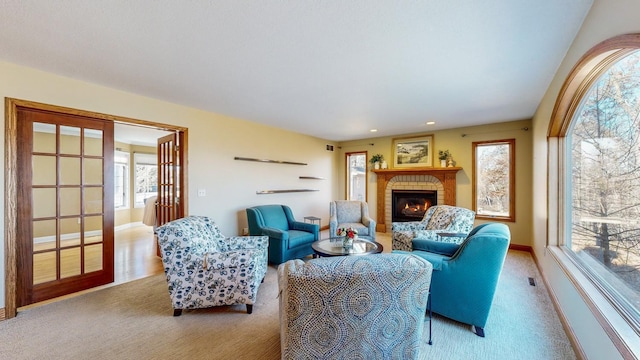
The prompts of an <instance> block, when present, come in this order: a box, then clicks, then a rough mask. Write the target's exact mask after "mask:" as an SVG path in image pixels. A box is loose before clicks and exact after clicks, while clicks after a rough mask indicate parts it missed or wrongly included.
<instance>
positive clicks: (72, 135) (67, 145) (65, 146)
mask: <svg viewBox="0 0 640 360" xmlns="http://www.w3.org/2000/svg"><path fill="white" fill-rule="evenodd" d="M60 154H65V155H80V128H78V127H75V126H60Z"/></svg>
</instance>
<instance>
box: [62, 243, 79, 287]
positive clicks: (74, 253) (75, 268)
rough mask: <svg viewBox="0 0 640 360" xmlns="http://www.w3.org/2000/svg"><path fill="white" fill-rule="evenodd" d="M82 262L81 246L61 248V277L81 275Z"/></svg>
mask: <svg viewBox="0 0 640 360" xmlns="http://www.w3.org/2000/svg"><path fill="white" fill-rule="evenodd" d="M81 263H82V259H81V258H80V247H74V248H71V249H62V250H60V278H61V279H64V278H68V277H72V276H76V275H80V273H81V271H80V269H81V267H80V264H81Z"/></svg>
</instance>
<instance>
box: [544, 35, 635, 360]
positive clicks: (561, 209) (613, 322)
mask: <svg viewBox="0 0 640 360" xmlns="http://www.w3.org/2000/svg"><path fill="white" fill-rule="evenodd" d="M638 50H640V34H624V35H619V36H616V37H613V38H610V39H607V40H604V41H602V42H600V43H599V44H597V45H595V46H594V47H593V48H591V49H590V50H589V51H587V52H586V53H585V54H584V55H583V56H582V57H581V58H580V59H579V60H578V62H577V63H576V64H575V65H574V67H573V69H572V70H571V71H570V73H569V74H568V76H567V78H566V80H565V82H564V84H563V85H562V88H561V89H560V93H559V94H558V97H557V99H556V103H555V106H554V109H553V112H552V115H551V120H550V122H549V127H548V130H547V139H548V143H547V146H548V154H547V160H548V161H547V164H548V165H547V171H548V172H547V174H548V198H547V199H548V224H547V233H548V237H547V249H548V250H549V254H551V256H552V258H553V259H554V260H555V261H556V262H557V264H558V265H559V266H560V268H561V269H562V270H563V272H564V274H566V276H567V277H568V279H569V281H571V283H572V284H573V285H574V286H575V287H576V290H577V291H578V293H579V295H580V297H581V298H582V299H583V300H584V301H585V304H586V306H587V307H588V309H589V310H590V311H591V312H592V313H593V315H594V317H595V319H596V321H597V322H598V323H599V324H600V325H601V326H602V328H603V331H604V333H605V334H606V335H607V336H608V337H609V339H610V340H611V341H612V343H613V345H614V346H615V347H616V349H617V350H618V351H619V352H620V354H621V355H622V357H623V358H636V357H637V355H638V354H640V344H638V343H637V336H638V335H637V334H638V333H640V326H638V324H637V323H636V321H635V320H634V319H632V318H630V316H629V314H628V313H627V312H626V309H625V308H624V307H623V306H621V304H619V303H618V301H617V300H616V299H615V296H614V295H613V294H612V293H610V292H609V291H608V290H607V288H606V287H605V286H603V285H602V284H601V283H600V282H599V281H598V280H597V279H596V276H594V275H593V274H591V270H590V269H589V268H588V267H587V266H585V264H584V263H583V262H581V261H580V260H579V259H578V257H577V255H576V254H575V253H574V252H573V251H572V250H571V249H568V248H567V246H566V244H567V241H566V238H567V236H569V234H570V233H571V232H570V230H569V228H570V227H571V222H570V219H569V218H568V214H569V210H568V207H570V206H571V197H570V194H568V191H567V186H568V184H569V183H570V182H571V179H570V178H568V171H567V167H568V166H569V164H568V162H569V161H568V160H567V159H568V157H567V156H569V154H567V142H568V140H569V138H568V135H569V134H568V132H569V130H570V129H571V124H572V122H573V121H574V117H575V113H576V111H578V110H579V109H580V107H581V104H582V100H583V99H584V97H585V96H586V95H587V94H588V92H589V90H590V89H591V88H592V86H593V85H594V84H595V82H596V81H597V80H598V79H599V78H600V76H601V75H603V74H604V73H605V72H606V71H608V70H609V68H610V67H611V66H612V65H613V64H615V63H616V62H618V61H619V60H620V59H622V58H623V57H625V56H627V55H628V54H630V53H631V52H635V51H638Z"/></svg>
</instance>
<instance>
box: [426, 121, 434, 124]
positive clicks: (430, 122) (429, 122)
mask: <svg viewBox="0 0 640 360" xmlns="http://www.w3.org/2000/svg"><path fill="white" fill-rule="evenodd" d="M435 124H436V122H435V121H427V125H435Z"/></svg>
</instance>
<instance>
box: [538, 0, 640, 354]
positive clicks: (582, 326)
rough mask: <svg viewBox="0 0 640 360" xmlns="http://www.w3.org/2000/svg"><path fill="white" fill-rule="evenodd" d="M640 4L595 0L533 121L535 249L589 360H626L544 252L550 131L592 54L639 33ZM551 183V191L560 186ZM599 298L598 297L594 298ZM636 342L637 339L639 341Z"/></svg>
mask: <svg viewBox="0 0 640 360" xmlns="http://www.w3.org/2000/svg"><path fill="white" fill-rule="evenodd" d="M638 14H640V2H638V1H636V0H617V1H608V0H595V1H594V2H593V6H592V8H591V11H590V12H589V14H588V16H587V18H586V19H585V21H584V23H583V26H582V28H581V29H580V31H579V33H578V36H577V37H576V39H575V40H574V43H573V45H572V46H571V48H570V49H569V51H568V52H567V54H566V56H565V59H564V61H563V62H562V64H561V66H560V67H559V69H558V71H557V73H556V75H555V77H554V78H553V81H552V83H551V85H550V86H549V88H548V90H547V92H546V93H545V96H544V98H543V100H542V102H541V103H540V106H539V107H538V110H537V112H536V114H535V116H534V118H533V130H534V131H533V157H532V160H533V184H534V186H533V187H532V192H533V194H534V196H533V202H532V204H533V218H532V224H533V245H534V250H535V254H536V256H537V258H538V259H539V263H540V265H541V268H542V271H543V273H544V275H545V277H546V278H547V279H548V281H549V284H550V286H551V291H552V293H553V294H554V296H556V297H557V299H558V301H559V302H560V305H561V307H562V309H563V314H564V316H565V317H566V318H567V320H568V322H569V324H570V326H571V328H572V331H573V332H574V333H575V334H576V336H577V338H578V340H579V342H580V346H581V348H582V350H583V351H584V353H585V355H586V356H587V357H588V358H590V359H616V358H617V359H620V358H621V355H620V354H619V353H618V351H617V350H616V348H615V347H614V345H613V343H612V341H611V340H610V339H609V337H608V336H607V334H606V333H605V332H604V331H603V329H602V327H601V326H600V325H599V324H598V322H597V320H596V318H595V316H594V315H593V313H592V312H591V311H590V310H589V308H588V307H587V305H586V303H585V302H584V301H583V299H582V297H581V296H580V294H579V293H578V291H577V290H576V288H575V287H574V285H573V284H572V282H571V281H570V280H569V278H568V277H567V276H566V274H565V273H564V271H563V270H562V269H561V268H560V267H559V266H558V264H557V262H556V261H555V260H554V258H553V257H552V256H551V255H550V254H549V253H548V251H547V250H546V249H545V247H546V245H547V218H548V212H547V193H548V189H549V188H548V186H547V176H548V175H549V173H548V171H547V152H548V151H547V150H548V149H547V130H548V127H549V122H550V117H551V113H552V111H553V107H554V104H555V101H556V99H557V97H558V93H559V91H560V88H561V87H562V84H563V83H564V81H565V79H566V77H567V75H568V74H569V72H570V71H571V69H572V68H573V66H574V65H575V64H576V63H577V62H578V60H579V59H580V57H582V56H583V55H584V54H585V53H586V52H587V51H588V50H589V49H590V48H592V47H593V46H595V45H596V44H597V43H599V42H601V41H603V40H606V39H608V38H611V37H613V36H616V35H621V34H626V33H634V32H640V22H638V16H637V15H638ZM556 185H557V184H556V183H551V184H550V186H556ZM592 296H595V294H592ZM635 339H636V340H637V335H635Z"/></svg>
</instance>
